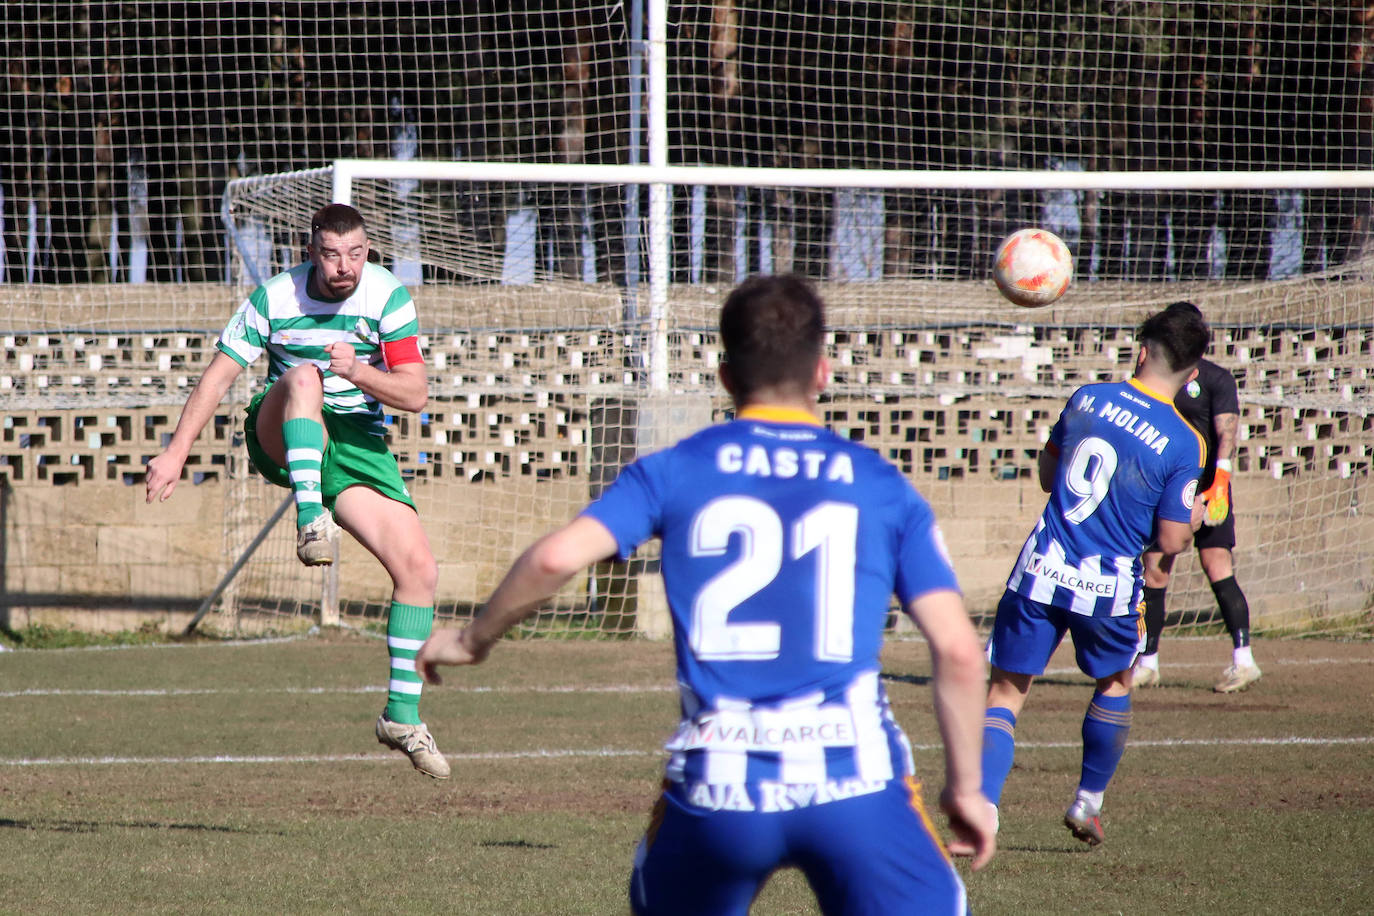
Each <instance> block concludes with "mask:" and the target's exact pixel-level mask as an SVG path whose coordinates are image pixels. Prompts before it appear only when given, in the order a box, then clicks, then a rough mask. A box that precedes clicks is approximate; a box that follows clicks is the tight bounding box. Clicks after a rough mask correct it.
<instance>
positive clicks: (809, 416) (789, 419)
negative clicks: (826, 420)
mask: <svg viewBox="0 0 1374 916" xmlns="http://www.w3.org/2000/svg"><path fill="white" fill-rule="evenodd" d="M735 418H736V419H739V420H763V421H764V422H768V423H805V424H807V425H808V426H820V425H821V421H820V420H819V419H817V417H816V415H815V414H813V413H810V412H809V411H805V410H798V409H797V408H795V407H776V406H773V405H771V404H750V405H749V406H748V407H745V408H744V409H742V410H741V411H740V412H739V413H737V414H735Z"/></svg>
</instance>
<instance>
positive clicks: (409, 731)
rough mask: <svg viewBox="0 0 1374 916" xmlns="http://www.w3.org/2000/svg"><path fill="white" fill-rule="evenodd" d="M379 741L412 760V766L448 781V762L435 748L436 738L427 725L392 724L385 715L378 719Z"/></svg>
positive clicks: (427, 774) (426, 773) (428, 774)
mask: <svg viewBox="0 0 1374 916" xmlns="http://www.w3.org/2000/svg"><path fill="white" fill-rule="evenodd" d="M377 740H378V741H380V742H381V743H382V744H385V745H386V746H387V747H389V748H392V749H394V750H398V751H400V752H401V753H402V754H405V755H406V756H407V757H409V758H410V764H411V766H413V767H415V769H417V770H419V771H420V772H421V773H424V774H425V775H426V776H433V777H434V778H435V779H448V776H449V773H450V772H451V770H450V769H449V765H448V761H447V760H446V759H444V755H443V754H441V753H439V748H437V747H435V746H434V736H433V735H431V734H430V733H429V729H428V728H426V727H425V723H423V722H421V723H420V724H419V725H402V724H401V723H400V722H392V721H391V720H390V719H388V718H387V717H386V715H385V714H383V715H380V716H378V717H377Z"/></svg>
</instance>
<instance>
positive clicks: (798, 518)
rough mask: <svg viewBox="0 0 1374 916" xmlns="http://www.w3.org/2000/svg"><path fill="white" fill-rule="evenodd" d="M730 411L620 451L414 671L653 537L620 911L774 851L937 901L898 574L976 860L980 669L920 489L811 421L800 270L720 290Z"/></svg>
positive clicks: (756, 878) (705, 907)
mask: <svg viewBox="0 0 1374 916" xmlns="http://www.w3.org/2000/svg"><path fill="white" fill-rule="evenodd" d="M720 328H721V342H722V345H723V347H724V350H725V354H724V359H723V361H722V364H721V369H720V377H721V381H722V383H723V384H724V385H725V387H726V389H727V390H728V391H729V392H730V393H731V395H732V397H733V398H734V401H735V406H736V410H737V413H736V417H735V419H734V420H733V421H730V422H726V423H722V424H719V425H716V426H712V427H709V428H707V429H705V430H703V431H701V432H699V433H697V434H696V435H693V436H691V437H689V438H687V439H685V440H683V441H681V442H679V443H678V444H677V445H675V446H673V447H672V448H669V449H666V450H664V451H660V452H657V453H654V454H651V455H648V456H645V457H641V458H639V459H638V460H637V461H635V462H633V463H632V464H630V465H629V466H628V467H626V468H625V469H624V470H623V471H622V472H621V474H620V476H619V477H618V478H617V480H616V481H615V482H614V483H613V484H612V485H611V486H610V487H609V488H608V489H607V490H606V492H605V493H604V494H602V496H601V498H600V499H599V500H597V501H596V502H595V503H593V504H592V505H591V506H589V507H587V509H586V510H585V511H584V512H583V513H582V514H581V515H580V516H579V517H578V518H577V519H575V520H574V521H572V522H571V523H569V524H568V525H566V526H564V527H563V528H561V529H559V530H558V531H556V532H554V533H552V534H550V535H547V536H546V537H544V538H543V539H541V540H540V541H538V542H537V543H536V544H535V545H534V546H532V547H531V548H529V549H528V550H527V551H526V552H525V553H524V554H523V555H522V556H521V557H520V559H518V560H517V561H516V563H515V565H514V566H513V567H512V569H511V571H510V572H509V573H508V574H507V576H506V578H505V579H504V580H503V581H502V583H501V585H500V586H498V588H497V589H496V591H495V592H494V593H493V594H492V596H491V599H490V600H489V601H488V602H487V605H486V607H485V608H484V609H483V610H482V612H481V613H480V614H478V615H477V617H476V618H475V619H474V620H473V622H472V624H471V625H470V626H469V627H468V628H467V629H465V630H462V631H453V630H450V631H444V632H439V633H436V634H435V635H434V636H432V637H431V638H430V640H429V641H428V642H427V643H426V644H425V646H424V647H423V648H422V649H421V650H420V655H419V657H418V658H417V664H418V667H419V668H420V671H421V673H422V674H424V675H425V677H426V678H427V679H430V680H431V682H437V677H438V676H437V672H436V671H435V666H437V665H443V664H469V663H473V662H478V661H481V660H482V659H483V658H485V656H486V654H487V652H488V651H489V650H490V649H491V647H492V645H493V644H494V643H495V641H496V640H497V639H499V638H500V636H501V634H502V633H504V632H506V630H508V629H509V628H510V627H511V626H514V625H515V624H516V623H517V622H518V621H519V620H521V619H522V618H523V617H524V616H526V615H527V614H528V613H530V612H532V611H533V610H534V609H535V608H537V607H538V605H539V602H541V601H542V600H543V599H544V598H546V597H547V596H548V595H549V594H551V593H552V592H553V591H554V590H556V589H557V588H558V587H560V586H561V585H562V584H563V583H564V582H566V581H567V580H568V579H569V578H571V576H573V575H574V574H575V573H577V572H578V571H580V570H582V569H584V568H585V567H586V566H587V565H589V564H591V563H593V562H596V561H598V560H602V559H606V558H608V557H612V556H618V557H620V558H622V559H623V558H627V557H629V556H630V555H631V554H632V553H633V552H634V550H635V549H636V548H637V547H638V546H639V545H640V544H641V543H643V542H644V541H646V540H648V539H649V538H651V537H658V538H660V539H661V541H662V572H663V580H664V585H665V588H666V592H667V597H668V607H669V612H670V614H671V616H672V622H673V632H674V641H675V644H676V649H677V675H678V681H679V683H680V685H681V708H682V719H681V723H680V725H679V727H678V730H677V733H676V734H675V735H674V736H673V738H672V739H671V740H670V741H669V742H668V750H669V752H670V758H669V761H668V765H667V773H666V776H667V779H666V781H665V789H664V792H663V795H662V797H661V798H660V800H659V802H658V804H657V805H656V807H655V810H654V814H653V817H652V819H651V823H650V826H649V829H648V831H647V832H646V835H645V838H644V841H643V843H642V844H641V845H640V849H639V852H638V855H637V857H636V862H635V867H634V872H633V875H632V878H631V888H630V898H631V904H632V907H633V909H634V911H635V912H636V913H640V914H649V913H652V914H671V913H683V914H687V913H691V914H701V913H711V914H713V916H729V914H744V913H747V912H748V910H749V905H750V903H751V902H752V901H753V899H754V897H755V895H756V894H757V892H758V890H759V888H760V886H761V885H762V883H763V882H764V881H765V880H766V879H767V878H768V876H769V875H770V874H772V873H773V871H775V870H776V869H777V868H779V867H783V866H787V865H794V866H796V867H798V868H800V869H801V870H802V871H803V872H804V873H805V874H806V876H807V878H808V880H809V881H810V883H811V886H812V888H813V889H814V890H815V892H816V895H817V898H818V899H819V901H820V904H821V909H822V910H823V911H824V912H826V913H847V914H852V913H873V914H878V913H882V914H887V913H909V912H915V911H919V912H923V913H949V914H962V913H964V912H965V909H966V900H965V894H964V888H963V883H962V881H961V880H960V878H959V876H958V874H957V872H956V871H955V869H954V867H953V865H952V864H951V861H950V859H949V855H948V853H947V851H946V848H945V847H944V845H943V844H942V842H941V841H940V838H939V837H938V835H937V834H936V833H935V831H934V829H933V827H932V825H931V823H930V820H929V818H927V817H926V816H925V814H924V812H923V810H922V807H921V799H920V792H919V786H918V785H917V784H916V783H915V781H914V776H913V766H912V759H911V750H910V746H909V745H908V743H907V740H906V738H905V736H904V735H903V733H902V731H901V729H900V728H899V727H898V725H897V723H896V721H895V720H894V718H893V716H892V711H891V709H890V707H889V705H888V701H887V697H886V695H885V693H884V690H883V685H882V682H881V680H880V678H879V672H880V663H879V657H878V656H879V649H880V646H881V640H882V631H883V627H884V624H885V621H886V618H887V614H888V608H889V604H890V601H891V598H892V595H893V594H894V592H895V593H896V595H897V598H898V600H899V601H900V602H901V605H902V607H903V609H904V610H905V611H906V612H907V613H908V614H910V615H911V616H912V617H913V618H914V619H915V621H916V623H917V625H918V626H919V627H920V628H921V630H922V632H923V633H924V634H925V636H926V638H927V640H928V641H929V644H930V649H931V653H932V658H933V661H934V672H935V673H934V684H935V706H936V715H937V719H938V721H939V724H940V729H941V733H942V735H943V738H944V742H945V748H946V772H945V779H946V785H945V789H944V792H943V793H942V795H941V804H942V806H943V807H944V810H945V811H946V813H947V814H948V816H949V818H950V824H951V827H952V829H953V831H954V835H955V841H954V842H952V843H951V844H950V846H949V847H948V852H952V853H954V854H958V855H972V856H973V857H974V861H973V866H974V867H975V868H978V867H981V866H982V865H983V864H984V863H985V862H986V861H987V860H988V859H989V858H990V857H991V856H992V853H993V836H992V834H993V824H992V811H991V807H990V806H989V805H988V803H987V800H986V799H985V798H984V797H983V795H982V793H981V792H980V791H979V790H978V786H979V775H978V734H979V724H980V721H981V713H982V699H983V683H984V664H983V660H982V658H981V652H980V651H979V646H978V643H977V638H976V636H975V635H974V631H973V628H972V625H971V623H970V621H969V619H968V617H967V615H966V614H965V612H964V609H963V600H962V597H961V596H960V593H959V591H958V584H957V582H956V580H955V576H954V572H953V569H952V568H951V566H950V563H949V560H948V558H947V557H946V555H945V552H944V548H943V546H942V543H941V540H940V535H939V530H938V528H937V526H936V524H935V519H934V516H933V514H932V512H931V510H930V507H929V505H928V504H927V503H926V502H925V500H923V499H922V498H921V497H920V496H919V495H918V494H917V493H916V491H915V490H914V489H912V487H911V485H910V484H909V483H908V482H907V481H906V480H905V478H903V477H902V476H901V474H900V472H898V470H897V469H896V468H894V467H893V466H892V465H890V464H889V463H888V462H887V461H885V460H884V459H882V458H881V457H880V456H879V455H878V454H877V453H875V452H873V451H871V450H870V449H868V448H865V447H863V446H860V445H856V444H854V443H851V442H848V441H847V440H845V439H842V438H840V437H839V436H836V435H834V434H833V433H831V432H829V431H828V430H826V429H825V428H824V427H822V425H821V423H820V421H819V419H818V418H817V410H818V408H817V396H818V395H819V393H820V391H821V390H822V388H823V387H824V385H825V382H826V380H827V377H828V374H829V365H828V363H827V362H826V360H825V359H824V356H823V353H822V349H823V341H824V323H823V314H822V305H821V301H820V299H819V297H818V296H817V295H816V293H815V291H814V290H813V289H812V288H811V287H810V286H809V285H808V284H807V283H806V282H805V281H803V280H800V279H798V278H795V277H756V278H753V279H751V280H748V281H746V282H745V283H744V284H742V285H741V286H740V287H739V288H738V289H736V290H735V291H734V292H732V293H731V294H730V296H729V297H728V298H727V299H726V302H725V304H724V306H723V308H722V309H721V317H720Z"/></svg>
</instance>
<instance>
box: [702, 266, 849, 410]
mask: <svg viewBox="0 0 1374 916" xmlns="http://www.w3.org/2000/svg"><path fill="white" fill-rule="evenodd" d="M720 343H721V347H722V349H723V350H724V351H725V353H724V361H725V363H726V365H727V366H728V367H729V372H730V378H731V380H732V381H733V383H734V389H735V390H734V395H735V397H736V398H737V399H740V400H745V399H747V398H748V397H749V396H750V395H751V394H753V393H754V392H756V391H758V390H760V389H762V388H774V387H780V388H784V389H791V390H793V391H796V392H797V393H799V394H800V393H804V392H808V391H809V389H810V385H811V380H812V378H813V377H814V374H815V370H816V361H817V360H819V359H820V358H821V353H822V349H823V348H824V346H825V304H824V303H823V302H822V301H821V297H820V294H818V293H817V292H816V290H815V288H814V287H813V286H812V285H811V284H810V283H808V282H807V281H806V280H804V279H803V278H801V277H799V276H796V275H795V274H779V275H770V276H754V277H750V278H749V279H747V280H745V281H744V282H743V283H741V284H740V285H739V286H737V287H735V289H734V290H733V291H732V292H731V293H730V295H729V296H727V297H726V298H725V304H724V305H722V306H721V309H720Z"/></svg>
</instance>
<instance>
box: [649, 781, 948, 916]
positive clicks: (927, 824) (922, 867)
mask: <svg viewBox="0 0 1374 916" xmlns="http://www.w3.org/2000/svg"><path fill="white" fill-rule="evenodd" d="M789 866H790V867H796V868H798V869H800V870H801V871H802V873H803V874H805V875H806V880H807V881H808V882H809V883H810V885H811V889H812V890H813V891H814V892H815V894H816V899H817V900H818V901H819V903H820V907H821V912H823V913H827V914H838V913H844V914H849V916H863V914H872V916H891V914H893V913H915V912H919V913H942V914H949V916H964V914H965V913H966V912H967V911H968V902H967V898H966V895H965V893H964V883H963V881H962V880H960V878H959V873H958V872H957V871H955V868H954V865H953V864H952V863H951V861H950V858H949V853H948V852H946V851H945V847H944V844H943V843H942V842H941V841H940V838H939V835H938V834H937V833H936V831H935V827H934V825H933V824H932V823H931V821H930V819H929V817H927V816H926V813H925V810H924V808H923V807H922V805H921V796H920V786H919V785H917V784H916V783H915V782H914V781H906V780H901V779H894V780H890V781H889V782H888V783H887V785H886V786H885V787H884V788H883V789H881V790H879V791H877V792H873V793H872V794H869V795H859V796H855V797H852V798H845V799H842V800H838V801H831V802H827V803H826V804H820V805H812V806H809V807H803V808H795V809H793V810H791V811H780V812H772V813H768V814H761V813H756V812H750V811H707V810H704V809H702V808H698V807H694V806H692V805H690V804H687V803H686V802H685V801H684V800H683V799H682V795H681V790H680V787H679V786H676V785H673V784H666V785H665V788H664V792H663V795H662V796H661V797H660V798H659V800H658V802H657V804H655V805H654V812H653V816H652V817H651V819H650V822H649V829H648V830H647V831H646V832H645V835H644V839H643V840H642V841H641V842H640V844H639V851H638V852H637V853H636V854H635V867H634V872H633V874H632V875H631V876H630V906H631V909H632V910H633V911H634V913H635V914H636V916H669V914H681V916H701V914H706V913H709V914H711V916H745V914H747V913H748V912H749V906H750V904H752V903H753V901H754V897H755V896H756V895H757V894H758V892H759V889H760V888H761V887H762V886H763V883H764V881H766V880H767V879H768V876H769V875H771V874H772V873H773V872H774V871H776V870H778V869H779V868H785V867H789Z"/></svg>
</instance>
